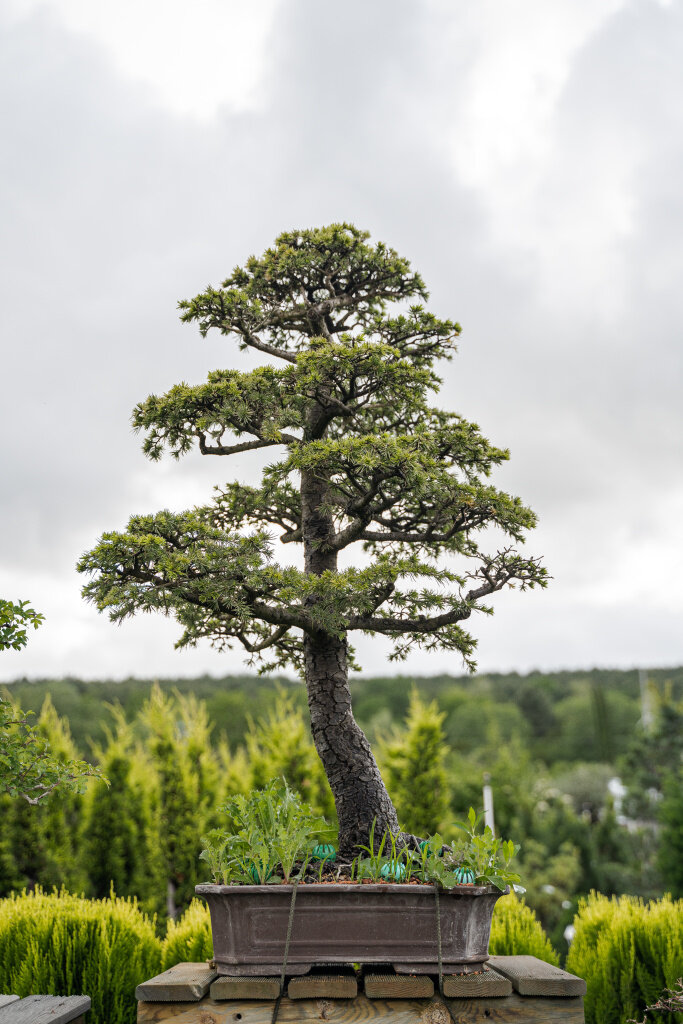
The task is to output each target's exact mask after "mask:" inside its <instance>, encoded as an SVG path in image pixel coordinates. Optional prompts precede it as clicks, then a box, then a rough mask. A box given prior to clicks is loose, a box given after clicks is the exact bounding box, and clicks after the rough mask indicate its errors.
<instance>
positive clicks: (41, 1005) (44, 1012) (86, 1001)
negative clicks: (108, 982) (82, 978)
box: [0, 996, 90, 1024]
mask: <svg viewBox="0 0 683 1024" xmlns="http://www.w3.org/2000/svg"><path fill="white" fill-rule="evenodd" d="M89 1009H90V996H26V998H25V999H17V1000H15V1001H14V1002H11V1003H9V1004H8V1005H7V1006H3V1007H2V1009H1V1010H0V1024H78V1022H79V1021H84V1020H85V1014H86V1013H87V1012H88V1010H89Z"/></svg>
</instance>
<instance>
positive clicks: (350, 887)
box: [194, 882, 510, 899]
mask: <svg viewBox="0 0 683 1024" xmlns="http://www.w3.org/2000/svg"><path fill="white" fill-rule="evenodd" d="M293 888H294V886H293V885H292V884H291V883H290V882H282V883H279V884H278V883H274V884H273V885H217V884H214V883H212V882H203V883H201V884H199V885H195V887H194V891H195V893H196V894H197V895H198V896H226V895H228V894H229V893H230V894H237V893H239V894H240V895H243V896H252V895H259V896H261V895H265V894H266V893H272V892H281V893H291V892H292V890H293ZM304 892H305V893H310V894H311V895H321V894H322V893H344V892H349V893H361V892H367V893H368V894H375V893H387V892H388V893H401V894H402V895H404V896H405V895H409V894H414V895H416V896H431V897H432V898H433V897H434V886H433V885H430V884H424V883H418V884H417V885H413V884H411V883H409V882H379V883H375V882H367V883H363V882H323V883H320V882H306V883H304V884H301V885H299V886H298V889H297V895H298V894H299V893H304ZM509 892H510V886H509V885H508V886H507V887H506V888H505V889H503V890H500V889H498V888H497V887H496V886H495V885H455V886H453V888H452V889H439V897H442V896H443V897H444V898H446V899H447V898H448V897H449V896H486V895H494V894H495V895H496V896H506V895H507V894H508V893H509Z"/></svg>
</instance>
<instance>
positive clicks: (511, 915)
mask: <svg viewBox="0 0 683 1024" xmlns="http://www.w3.org/2000/svg"><path fill="white" fill-rule="evenodd" d="M489 953H490V954H491V955H492V956H515V955H518V956H519V955H521V954H523V953H526V954H528V955H529V956H535V957H538V959H539V960H545V961H546V963H549V964H555V966H556V967H557V966H559V962H560V958H559V957H558V955H557V953H556V952H555V950H554V949H553V947H552V946H551V944H550V940H549V939H548V936H547V935H546V934H545V932H544V931H543V927H542V925H541V922H540V921H539V920H538V918H537V917H536V914H535V913H534V911H533V910H532V909H531V907H527V905H526V903H525V902H524V900H520V899H518V898H517V897H516V896H515V894H514V893H513V892H511V893H510V894H509V895H507V896H503V897H502V898H501V899H499V900H498V902H497V903H496V905H495V907H494V910H493V920H492V922H491V939H490V941H489Z"/></svg>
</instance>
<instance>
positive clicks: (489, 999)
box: [0, 956, 585, 1024]
mask: <svg viewBox="0 0 683 1024" xmlns="http://www.w3.org/2000/svg"><path fill="white" fill-rule="evenodd" d="M178 967H184V968H186V970H185V971H178V970H175V969H174V971H175V973H174V974H173V978H172V982H173V983H172V984H170V983H169V981H168V978H166V980H163V979H164V975H159V977H158V978H155V979H151V981H153V982H155V984H154V985H151V983H150V982H145V983H144V984H143V985H140V986H138V989H137V991H138V992H139V993H143V994H144V993H148V992H149V993H152V994H154V996H155V998H154V999H151V998H149V997H146V998H144V999H139V1002H138V1018H137V1019H138V1024H162V1022H164V1024H166V1022H167V1024H270V1021H271V1018H272V1013H273V1001H274V999H275V998H276V997H277V995H278V992H279V986H280V979H279V978H275V977H271V976H269V977H262V978H256V977H254V978H249V977H239V978H236V977H226V976H221V977H216V976H215V972H212V971H211V970H210V969H209V968H208V967H207V965H206V964H203V965H198V964H184V965H178ZM198 968H202V969H203V970H204V972H205V975H207V974H212V973H213V977H214V980H213V981H212V982H211V983H210V992H211V994H210V996H209V995H204V996H200V995H198V994H195V995H193V996H191V997H190V998H186V999H178V997H177V994H178V992H179V991H181V986H182V985H184V984H188V980H187V979H188V978H189V979H191V978H192V977H195V975H198V977H199V978H200V979H201V978H202V975H201V974H200V973H198ZM193 972H195V973H194V974H193ZM170 973H171V972H165V974H166V975H168V974H170ZM362 980H363V984H364V986H365V991H364V992H362V993H359V994H355V992H353V991H352V990H354V989H355V990H356V992H357V987H358V978H357V975H356V973H355V971H353V970H352V969H350V968H349V969H348V970H344V969H339V968H337V967H334V968H318V969H317V970H314V971H313V972H312V973H311V974H310V975H306V976H304V977H290V978H289V980H288V987H287V994H286V995H285V996H284V997H283V999H282V1001H281V1003H280V1009H279V1015H278V1024H320V1022H321V1021H325V1022H326V1024H370V1022H372V1021H375V1020H376V1021H377V1024H453V1022H457V1024H479V1022H481V1024H491V1022H495V1024H560V1022H562V1024H584V1013H583V993H584V992H585V983H584V982H583V981H582V979H581V978H577V977H575V975H572V974H568V973H567V972H566V971H561V970H560V969H559V968H557V967H551V965H549V964H544V963H542V962H541V961H539V960H536V959H535V957H522V956H520V957H492V958H491V961H490V963H489V964H487V965H486V966H485V967H484V969H482V971H481V972H479V973H477V974H467V975H445V976H444V998H443V999H442V998H441V996H439V995H438V993H436V992H435V987H436V979H435V978H433V977H430V976H429V975H408V974H403V975H399V974H396V973H395V972H393V970H392V968H389V967H386V968H383V967H374V966H368V967H367V968H366V970H365V971H364V972H363V974H362ZM189 984H190V987H191V988H192V989H193V991H194V992H195V993H198V992H199V991H200V990H201V989H202V988H204V987H205V985H204V982H202V983H198V981H197V977H195V981H194V982H189ZM530 989H534V991H533V992H530V991H529V990H530ZM539 990H540V991H539ZM169 992H172V993H173V995H169ZM0 1024H4V1021H3V1018H2V1011H0ZM22 1024H23V1022H22ZM31 1024H33V1022H31Z"/></svg>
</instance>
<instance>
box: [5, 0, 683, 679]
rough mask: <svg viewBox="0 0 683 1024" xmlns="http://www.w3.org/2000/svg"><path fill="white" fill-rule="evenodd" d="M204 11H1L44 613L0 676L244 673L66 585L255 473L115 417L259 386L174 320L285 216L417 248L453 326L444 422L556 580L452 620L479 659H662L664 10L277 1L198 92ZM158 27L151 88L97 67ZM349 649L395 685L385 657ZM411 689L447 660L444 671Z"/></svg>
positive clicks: (677, 237)
mask: <svg viewBox="0 0 683 1024" xmlns="http://www.w3.org/2000/svg"><path fill="white" fill-rule="evenodd" d="M187 10H188V11H189V8H187ZM193 10H194V9H193ZM211 10H213V11H214V14H215V15H216V18H217V19H218V20H217V21H214V22H212V23H213V24H214V26H215V27H216V28H217V30H216V32H215V33H214V34H213V36H212V38H211V39H210V40H208V41H207V42H206V46H207V47H208V49H204V50H203V51H202V50H201V48H200V47H199V44H198V40H197V38H196V34H195V35H193V33H192V32H189V30H188V28H187V26H188V22H187V20H186V18H187V17H189V15H186V13H185V12H186V8H183V9H182V10H180V8H176V7H174V6H173V5H163V8H162V6H161V5H157V4H155V5H151V4H146V5H145V4H141V5H136V6H135V8H133V6H132V5H131V4H128V3H127V2H124V3H122V4H121V5H116V6H114V5H112V4H87V5H86V4H85V3H76V2H75V0H74V2H73V3H71V4H70V3H69V0H52V2H49V3H47V2H46V3H44V4H42V5H39V4H37V3H33V0H26V2H23V3H22V4H19V2H18V0H17V2H16V3H15V4H14V16H13V19H11V20H10V22H8V24H7V25H6V31H5V32H4V33H3V35H2V37H1V39H0V45H1V46H2V47H3V52H2V54H0V76H2V79H3V81H2V82H0V86H1V88H0V103H2V105H3V108H4V109H3V113H2V117H3V140H4V143H5V151H6V154H7V162H6V164H5V167H4V170H3V192H2V196H3V210H2V217H3V242H2V245H3V252H4V255H3V275H2V279H1V280H0V291H1V295H0V308H2V310H3V334H4V337H5V338H6V339H7V344H6V346H5V351H4V352H3V371H4V377H3V379H2V381H0V388H2V392H3V393H2V398H1V400H0V415H1V416H2V430H3V442H4V444H3V451H2V453H1V456H0V457H1V458H2V462H3V466H2V479H3V484H4V486H3V489H2V494H1V495H0V509H1V511H2V531H0V568H1V571H2V580H1V587H0V592H1V593H2V594H4V595H6V596H8V597H12V598H20V597H21V598H23V597H27V598H30V599H31V601H32V602H33V604H34V606H35V607H37V608H39V609H40V610H42V611H45V612H46V614H47V616H48V621H47V622H46V624H45V626H44V627H43V629H42V630H41V631H40V632H39V633H37V634H35V636H32V638H31V643H30V645H29V648H28V649H27V650H26V651H24V652H22V653H21V654H18V655H16V656H14V655H11V656H7V657H3V661H2V666H0V676H1V677H4V678H11V677H13V676H14V675H18V674H23V673H27V674H37V673H42V674H52V673H57V672H69V671H71V672H78V673H81V674H83V675H86V676H101V675H125V674H128V673H136V672H137V673H147V674H152V675H153V674H165V673H168V674H170V673H173V672H178V673H181V674H191V673H193V672H196V671H204V670H212V671H215V672H220V671H231V670H236V669H237V668H239V667H240V665H241V662H242V659H241V656H240V654H239V653H237V652H236V653H235V655H234V656H219V655H217V654H215V653H213V652H211V651H210V650H209V649H208V648H203V649H201V650H199V651H197V652H191V653H189V654H177V653H174V652H173V651H172V641H173V639H174V638H175V637H176V636H177V633H178V631H177V629H176V627H175V626H173V625H172V624H170V623H167V622H164V621H161V622H160V621H158V620H154V619H150V618H147V617H142V618H140V619H139V620H136V621H135V622H131V623H128V624H126V625H124V626H123V627H121V629H118V630H117V629H116V628H115V627H113V626H111V625H110V624H109V623H108V622H107V621H106V620H105V619H103V618H101V617H98V616H97V614H96V613H95V611H94V610H93V609H92V608H89V607H86V606H84V605H83V604H82V602H81V601H80V598H79V596H78V592H79V589H80V585H81V583H82V580H81V579H80V578H79V577H78V576H77V574H76V573H75V571H74V568H73V567H74V564H75V562H76V559H77V558H78V556H79V554H80V553H81V552H82V551H83V550H84V549H86V548H87V547H90V546H92V544H93V543H94V542H95V541H96V538H97V536H98V535H99V534H100V533H101V532H102V531H103V530H105V529H109V528H119V527H121V526H122V525H123V524H124V523H125V520H126V518H127V516H128V515H129V514H130V513H133V512H143V511H153V510H154V509H156V508H161V507H164V506H170V507H173V508H180V507H182V506H184V505H192V504H194V503H196V502H203V501H204V500H206V498H207V497H208V496H209V495H210V493H211V487H212V485H213V483H220V482H221V481H222V480H223V479H226V478H232V477H234V476H238V477H242V478H243V479H246V478H249V477H250V476H251V477H252V479H253V476H252V474H253V473H254V470H255V467H254V464H253V462H252V460H249V459H245V460H244V462H242V463H240V462H233V461H231V460H202V459H200V458H199V457H197V456H189V457H187V458H186V459H185V460H183V461H182V462H181V463H179V464H175V463H173V462H171V461H168V462H162V463H161V464H159V465H156V466H152V465H150V464H148V463H146V461H145V460H144V458H143V456H142V454H141V453H140V450H139V439H137V438H135V437H133V436H132V434H131V431H130V426H129V415H130V410H131V408H132V406H133V405H134V404H135V403H136V402H137V401H139V400H140V399H141V398H144V396H145V395H146V394H147V393H149V392H150V391H156V392H160V391H164V390H166V389H167V388H168V387H170V386H171V385H172V384H173V383H175V382H177V381H179V380H181V379H185V380H189V381H199V380H202V379H203V378H204V377H205V374H206V372H207V370H209V369H211V368H213V367H215V366H227V365H246V363H243V362H242V357H241V356H240V355H239V354H238V353H237V352H236V348H235V346H234V345H231V344H230V342H227V341H226V340H225V339H222V338H220V337H216V338H212V337H211V336H209V338H208V339H207V340H206V341H202V340H201V339H200V338H199V337H198V335H197V333H196V331H195V330H194V328H192V327H182V326H180V325H179V324H178V321H177V313H176V309H175V304H176V301H177V299H179V298H181V297H187V296H190V295H192V294H195V293H196V292H197V291H199V290H200V289H201V288H202V287H203V286H204V285H205V284H207V283H208V282H211V283H214V284H215V283H217V282H219V281H220V280H221V279H222V278H223V277H224V276H225V274H226V273H227V272H229V270H230V268H231V267H232V266H233V265H234V264H235V263H236V262H241V261H243V260H244V259H245V257H246V256H247V255H248V254H249V253H250V252H254V251H256V252H258V251H260V250H262V249H263V248H264V247H265V246H266V245H268V244H269V243H270V242H271V241H272V240H273V238H274V237H275V235H276V234H277V233H278V232H279V231H281V230H283V229H285V228H288V227H294V226H297V225H307V226H308V225H313V224H317V223H324V222H327V221H330V220H335V219H336V220H339V219H344V218H346V219H352V220H354V221H355V222H356V223H358V224H359V225H361V226H364V227H365V226H367V227H368V228H370V229H371V230H372V232H373V235H374V236H375V237H377V238H383V239H385V240H386V241H388V242H389V243H390V244H392V245H395V246H396V248H397V249H398V250H399V251H400V252H402V253H403V254H405V255H407V256H408V257H409V258H411V259H412V260H413V262H414V264H415V266H416V267H417V268H418V269H419V270H420V271H421V272H422V273H423V275H424V276H425V278H426V280H427V283H428V285H429V286H430V288H431V290H432V302H431V306H432V307H433V308H434V309H435V311H437V312H438V313H440V314H442V315H446V316H454V317H455V318H457V319H459V320H461V322H462V323H463V324H464V326H465V333H464V335H463V339H462V343H461V346H460V349H461V351H460V354H459V355H458V357H457V359H456V360H455V361H454V363H453V364H452V365H451V366H449V367H448V368H446V371H445V386H444V390H443V393H442V396H441V397H440V399H439V401H440V402H441V404H444V405H447V406H449V407H452V408H457V409H459V410H460V411H462V412H463V413H464V414H465V415H468V416H470V417H471V418H472V419H475V420H476V421H477V422H479V423H481V425H482V428H483V430H484V432H485V434H486V435H487V436H490V437H491V439H492V440H493V441H494V442H495V443H498V444H501V445H503V446H506V445H509V446H510V447H511V449H512V461H511V463H510V464H509V466H507V467H505V468H504V469H502V470H501V472H500V473H499V474H498V475H497V477H496V481H495V482H496V483H498V484H499V485H500V486H502V487H505V488H507V489H509V490H510V491H513V492H515V493H519V494H520V495H522V497H523V498H524V499H525V500H526V501H528V503H529V504H530V505H531V506H532V507H534V508H536V509H537V511H538V512H539V513H540V516H541V525H540V527H539V529H538V530H537V531H536V535H535V536H532V537H530V539H529V543H528V548H529V550H530V551H532V552H537V553H543V554H544V555H545V556H546V560H547V563H548V567H549V569H550V571H551V572H552V574H553V576H554V577H555V579H554V580H553V582H552V584H551V586H550V588H549V589H548V591H546V592H542V593H534V594H533V595H520V594H517V593H515V594H511V595H509V596H503V595H500V598H501V599H500V600H499V601H497V602H496V608H497V613H496V615H495V616H494V617H493V618H492V619H486V620H484V619H482V621H481V622H479V623H478V624H475V623H472V626H473V630H474V632H475V633H476V634H477V635H478V636H479V637H480V646H479V658H480V664H481V666H482V667H483V668H485V669H494V668H496V667H499V668H508V667H516V668H519V669H524V668H529V667H532V666H534V665H537V664H540V665H544V666H546V667H553V666H567V667H569V666H579V665H588V664H591V663H601V664H622V665H630V664H633V663H636V662H638V661H640V662H642V663H643V664H662V663H663V662H666V661H669V662H674V661H680V639H679V637H680V623H679V618H680V604H681V597H682V595H681V592H680V584H679V582H678V579H677V575H676V574H677V573H678V576H680V566H678V563H677V562H676V558H677V556H676V554H675V552H676V551H679V550H681V547H682V545H681V528H680V525H679V524H680V522H681V512H682V511H683V509H682V508H681V495H680V487H679V483H678V481H679V479H680V465H681V455H682V452H681V442H680V438H681V436H683V422H682V413H681V403H680V391H681V378H682V377H683V350H682V348H681V345H680V332H681V324H682V322H683V308H682V300H681V292H680V285H679V282H680V278H681V271H682V268H683V246H682V243H681V238H683V230H682V227H683V202H682V201H681V197H680V189H679V188H678V184H677V183H678V181H679V179H680V172H681V169H683V145H682V144H681V139H682V138H683V131H682V130H681V129H682V128H683V125H681V120H682V119H683V115H682V114H681V110H680V105H679V103H678V96H679V95H680V91H681V86H682V85H683V83H682V82H681V78H682V77H683V72H682V70H681V63H680V41H681V35H682V34H683V16H682V15H681V12H680V10H679V9H677V7H676V5H672V6H670V7H663V6H660V5H657V4H654V3H651V2H650V0H634V2H632V3H629V4H618V3H612V2H609V0H604V2H599V3H590V4H588V3H577V4H569V3H564V2H562V3H559V4H553V5H542V4H540V3H539V2H537V0H525V2H521V3H518V4H514V5H511V6H510V7H503V6H501V5H498V4H493V3H492V2H488V0H486V2H484V3H482V4H481V5H479V4H478V5H469V6H467V5H464V4H463V5H452V4H450V3H445V0H444V2H439V3H437V2H432V3H430V4H429V5H427V4H425V5H422V6H420V5H414V4H410V3H408V2H404V0H401V2H398V3H395V2H392V3H389V2H388V0H387V2H386V3H378V4H376V5H370V6H368V5H367V4H363V3H361V2H360V0H350V2H349V4H348V5H347V7H346V8H345V9H344V15H343V17H340V12H339V10H338V9H336V8H331V7H330V8H328V7H326V6H324V5H322V6H321V5H320V4H314V3H313V2H312V0H295V2H293V3H291V4H287V5H279V6H278V7H277V9H276V8H275V7H274V6H271V7H269V8H268V9H267V11H268V13H267V12H266V7H265V6H261V7H259V8H258V11H260V12H261V13H260V14H258V17H261V16H262V17H261V21H260V22H259V25H260V26H261V27H260V28H259V29H258V31H257V29H256V28H253V26H254V25H256V21H258V17H257V16H256V15H254V17H255V18H256V20H255V21H253V23H251V24H252V28H253V32H252V29H250V28H244V26H242V28H241V29H239V32H241V31H242V29H243V30H244V40H245V45H244V52H245V53H246V52H247V51H249V52H251V53H252V55H253V54H255V57H254V63H253V64H250V68H251V71H250V72H249V74H252V73H253V75H254V77H253V78H249V74H247V73H246V72H245V76H243V77H240V80H239V82H238V83H237V84H235V81H236V80H233V79H231V78H230V76H229V75H228V74H227V72H226V76H225V77H220V78H219V80H215V81H210V79H209V78H202V77H201V76H199V77H197V79H196V82H194V84H193V83H191V82H189V81H188V79H187V78H186V79H185V80H183V78H182V75H180V77H177V74H176V72H177V60H176V56H175V55H176V54H177V52H178V46H179V44H178V43H177V42H173V39H176V40H177V39H180V38H181V37H182V36H183V35H185V36H186V37H187V39H186V40H185V43H186V50H187V60H188V65H187V69H191V66H195V67H196V66H197V62H198V61H200V60H201V54H202V52H203V53H204V55H205V57H206V63H207V66H209V69H211V68H215V67H217V66H218V65H217V63H216V58H215V52H216V48H217V49H220V45H221V41H222V40H223V39H225V38H227V36H226V33H227V28H226V27H225V25H226V24H227V23H224V22H221V21H220V18H221V17H223V14H219V13H216V11H217V10H218V4H216V7H215V8H211V9H210V8H209V6H208V5H207V6H200V7H199V8H198V13H197V21H196V26H195V27H199V28H201V29H203V30H204V34H205V35H206V32H207V25H208V23H209V22H210V21H211V17H213V15H211ZM220 10H221V11H223V12H224V17H225V18H226V19H228V20H229V19H230V18H238V17H239V18H241V17H242V16H243V14H244V12H241V11H240V9H239V8H237V6H235V5H220ZM31 11H33V14H32V15H31ZM119 11H120V12H121V13H120V19H119V21H117V22H116V24H114V23H113V21H112V20H111V19H113V18H114V17H115V15H116V14H117V12H119ZM27 12H28V13H27ZM41 12H42V13H41ZM45 12H47V15H46V13H45ZM135 12H139V13H138V14H137V15H136V13H135ZM164 16H165V28H164V32H163V33H161V35H160V43H159V46H158V47H157V48H156V50H155V51H154V52H155V60H158V61H159V64H160V67H161V71H160V70H159V69H158V68H157V67H156V65H155V64H154V62H150V63H149V65H148V66H147V69H146V70H145V68H142V70H141V71H140V73H138V72H137V71H136V70H135V68H134V64H133V63H131V64H130V65H129V66H128V65H126V66H124V64H122V63H120V61H122V60H123V57H121V56H119V57H116V52H117V48H119V49H121V48H122V49H121V53H123V52H124V51H125V52H126V53H128V54H129V57H128V58H126V59H127V60H130V61H133V57H134V56H135V55H136V54H137V57H135V59H136V60H138V61H139V62H142V63H144V60H143V57H144V52H145V47H147V48H148V49H149V48H150V47H152V43H151V42H150V40H151V36H150V32H152V33H153V28H154V24H155V23H156V22H157V21H158V20H159V19H161V20H164ZM135 17H138V18H139V21H140V24H139V27H138V29H137V30H136V31H135V32H133V31H132V29H131V25H132V23H133V19H134V18H135ZM244 17H247V15H246V14H244ZM248 17H249V18H251V14H249V15H248ZM69 18H71V19H72V20H71V21H69ZM78 19H81V20H80V22H79V21H78ZM207 19H208V20H207ZM271 19H272V24H271ZM235 24H236V22H235ZM269 24H271V27H270V29H269V28H268V27H267V26H268V25H269ZM122 26H123V27H122ZM73 29H77V30H78V31H77V32H76V34H74V32H73V31H72V30H73ZM239 32H238V33H237V34H238V35H239ZM250 32H252V35H251V36H250V35H249V33H250ZM259 33H261V34H260V35H259ZM268 33H270V34H268ZM257 36H258V39H257ZM249 39H251V40H252V42H253V46H254V47H256V49H255V50H254V49H253V48H252V50H250V49H249V48H250V47H251V46H252V43H250V42H249ZM145 40H147V42H145ZM263 40H267V44H266V49H263ZM195 45H196V46H197V47H198V48H197V49H193V47H195ZM259 47H260V49H259ZM126 48H128V49H126ZM152 48H153V47H152ZM211 48H213V49H211ZM259 54H260V56H259ZM107 55H109V58H110V59H107ZM250 59H251V58H250ZM192 62H194V65H193V63H192ZM187 69H186V70H187ZM211 73H213V72H211ZM183 74H185V72H183ZM187 74H188V75H189V74H190V72H189V70H187ZM140 75H143V77H144V75H147V79H146V82H147V84H145V83H144V82H142V81H141V78H140ZM190 77H191V75H190ZM165 81H168V82H169V83H170V85H168V89H170V91H167V92H166V93H165V94H164V89H167V86H166V85H164V82H165ZM254 82H259V83H260V84H259V85H258V87H257V89H256V92H254V90H253V84H254ZM150 83H152V84H150ZM153 83H156V84H153ZM174 83H175V84H174ZM231 83H232V84H231ZM250 83H251V84H250ZM176 85H177V89H178V93H177V95H174V94H173V89H175V88H176ZM193 89H195V90H196V91H195V92H193V91H192V90H193ZM240 90H241V91H240ZM181 94H182V95H181ZM164 96H165V98H163V97H164ZM254 97H256V99H254ZM185 102H187V103H190V105H191V107H188V106H183V104H184V103H185ZM250 104H251V106H250ZM254 104H255V105H254ZM222 105H223V106H222ZM226 105H227V106H226ZM200 107H201V109H202V110H204V111H207V110H211V111H212V112H214V113H215V116H214V117H213V120H206V119H203V118H195V117H194V112H195V111H198V110H199V109H200ZM190 110H191V112H192V116H187V112H188V111H190ZM216 111H218V112H217V113H216ZM258 361H259V360H258V359H253V360H252V363H253V362H258ZM289 557H290V552H289V549H284V556H283V561H286V560H288V559H289ZM359 647H360V650H361V652H362V657H363V664H364V666H365V668H366V670H367V671H374V672H382V671H384V670H385V669H386V664H385V656H386V647H385V645H383V644H382V643H381V642H380V641H378V640H366V639H361V641H360V644H359ZM405 668H406V670H407V671H411V670H415V671H421V672H428V671H434V672H436V671H442V670H444V669H446V668H451V669H452V670H453V671H460V665H459V663H457V660H456V662H454V659H452V658H451V657H450V656H442V655H432V656H430V657H428V658H425V657H423V656H421V655H417V656H416V657H415V658H414V659H412V660H411V661H410V662H409V663H408V664H407V666H405Z"/></svg>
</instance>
